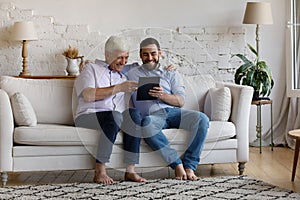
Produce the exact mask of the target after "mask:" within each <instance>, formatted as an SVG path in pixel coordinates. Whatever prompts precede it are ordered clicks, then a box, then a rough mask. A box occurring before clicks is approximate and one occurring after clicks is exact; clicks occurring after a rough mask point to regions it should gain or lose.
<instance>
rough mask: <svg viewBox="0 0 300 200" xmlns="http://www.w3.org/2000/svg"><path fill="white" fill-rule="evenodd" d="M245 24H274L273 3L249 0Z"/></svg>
mask: <svg viewBox="0 0 300 200" xmlns="http://www.w3.org/2000/svg"><path fill="white" fill-rule="evenodd" d="M243 24H273V18H272V11H271V3H269V2H248V3H247V6H246V10H245V15H244V20H243Z"/></svg>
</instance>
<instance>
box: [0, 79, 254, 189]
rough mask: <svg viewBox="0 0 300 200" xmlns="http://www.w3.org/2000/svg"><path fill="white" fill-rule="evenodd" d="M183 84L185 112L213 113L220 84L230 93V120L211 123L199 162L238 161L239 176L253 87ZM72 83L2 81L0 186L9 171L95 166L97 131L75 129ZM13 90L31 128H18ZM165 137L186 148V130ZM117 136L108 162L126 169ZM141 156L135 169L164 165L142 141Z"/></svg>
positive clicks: (245, 152) (209, 82)
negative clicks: (31, 117) (24, 103)
mask: <svg viewBox="0 0 300 200" xmlns="http://www.w3.org/2000/svg"><path fill="white" fill-rule="evenodd" d="M185 80H186V85H187V95H188V97H187V102H186V104H185V108H188V109H200V110H201V111H204V110H205V111H206V112H212V109H214V108H216V107H220V105H213V104H214V102H215V101H216V99H217V97H214V98H213V99H211V100H209V99H207V98H206V97H207V96H208V95H210V94H209V92H208V91H209V89H210V88H216V87H218V88H223V87H224V86H226V87H228V88H229V89H230V90H228V91H230V103H231V106H230V107H229V109H230V110H229V116H228V117H229V120H228V121H211V122H210V128H209V132H208V136H207V140H206V143H205V146H204V149H203V152H202V154H201V161H200V163H199V164H216V163H232V162H233V163H238V169H239V174H242V173H243V171H244V167H245V163H246V162H247V161H248V159H249V144H248V129H249V115H250V106H251V99H252V94H253V89H252V87H248V86H241V85H236V84H233V83H225V82H216V81H214V79H213V78H212V77H211V76H210V75H205V76H200V75H199V76H189V77H185ZM73 83H74V80H71V79H25V78H16V77H9V76H1V77H0V172H1V177H2V183H3V185H5V184H6V182H7V180H8V178H7V177H8V173H7V172H24V171H52V170H81V169H93V168H94V164H95V161H94V156H93V153H94V151H95V149H96V148H95V147H96V144H97V138H98V137H97V135H98V133H97V132H96V131H94V130H88V129H83V128H76V127H74V123H73V111H74V107H76V98H75V95H74V94H72V93H73ZM16 92H19V94H23V95H24V96H25V97H26V98H27V99H28V101H29V102H30V104H31V106H32V108H33V110H34V114H35V116H36V119H37V124H36V125H35V126H18V125H16V119H15V116H16V115H17V114H16V112H18V111H20V110H15V109H13V107H12V103H13V102H11V100H12V96H13V95H14V94H15V93H16ZM72 99H73V101H72ZM221 100H222V101H223V100H224V98H223V97H222V98H221ZM14 101H15V100H14ZM217 103H218V102H217ZM219 103H220V102H219ZM221 103H222V102H221ZM227 103H228V102H227ZM210 104H211V106H212V107H210ZM227 106H228V105H227ZM207 107H209V108H207ZM26 109H27V108H26ZM227 109H228V107H227ZM221 114H222V113H221ZM223 114H224V113H223ZM223 114H222V115H223ZM209 115H212V114H211V113H210V114H209ZM225 115H226V113H225ZM225 117H226V116H225ZM164 133H165V134H166V135H167V137H168V138H169V140H170V143H171V146H173V147H174V148H175V149H177V150H178V151H179V152H181V151H183V150H184V148H185V145H184V144H185V143H186V142H185V141H186V138H187V137H186V136H187V134H188V133H187V132H185V131H183V130H178V129H168V130H164ZM121 136H122V134H118V138H117V141H116V145H115V146H114V149H113V154H112V156H111V161H110V163H109V164H108V166H110V167H112V168H124V165H123V163H122V156H123V152H122V147H121V146H122V139H121ZM140 157H141V160H140V164H139V165H138V166H137V167H142V168H145V167H160V166H166V163H164V162H163V161H162V159H161V157H160V156H158V155H156V154H155V153H153V152H151V151H150V149H149V148H148V147H147V146H146V145H145V144H144V143H142V145H141V156H140Z"/></svg>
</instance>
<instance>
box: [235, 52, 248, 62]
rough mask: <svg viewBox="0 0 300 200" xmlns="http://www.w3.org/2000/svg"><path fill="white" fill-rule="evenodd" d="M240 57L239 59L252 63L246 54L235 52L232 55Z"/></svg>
mask: <svg viewBox="0 0 300 200" xmlns="http://www.w3.org/2000/svg"><path fill="white" fill-rule="evenodd" d="M235 56H236V57H238V58H239V59H241V60H242V61H243V62H244V63H252V62H251V61H250V60H249V59H248V58H247V57H246V56H244V55H242V54H234V55H233V56H232V57H235Z"/></svg>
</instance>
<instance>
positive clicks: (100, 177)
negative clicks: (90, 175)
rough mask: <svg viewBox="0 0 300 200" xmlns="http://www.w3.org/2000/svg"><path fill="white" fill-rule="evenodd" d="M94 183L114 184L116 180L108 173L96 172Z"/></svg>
mask: <svg viewBox="0 0 300 200" xmlns="http://www.w3.org/2000/svg"><path fill="white" fill-rule="evenodd" d="M94 183H103V184H107V185H108V184H114V183H115V182H114V180H113V179H112V178H110V177H109V176H108V175H107V174H106V173H104V174H103V173H102V174H100V173H96V172H95V176H94Z"/></svg>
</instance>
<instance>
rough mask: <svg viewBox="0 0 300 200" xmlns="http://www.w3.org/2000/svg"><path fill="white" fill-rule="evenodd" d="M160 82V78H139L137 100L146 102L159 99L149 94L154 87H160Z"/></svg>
mask: <svg viewBox="0 0 300 200" xmlns="http://www.w3.org/2000/svg"><path fill="white" fill-rule="evenodd" d="M159 81H160V77H159V76H150V77H148V76H147V77H139V82H138V89H137V95H136V100H137V101H145V100H155V99H157V97H152V96H150V95H149V94H148V92H149V90H150V89H152V88H153V87H158V86H159Z"/></svg>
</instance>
